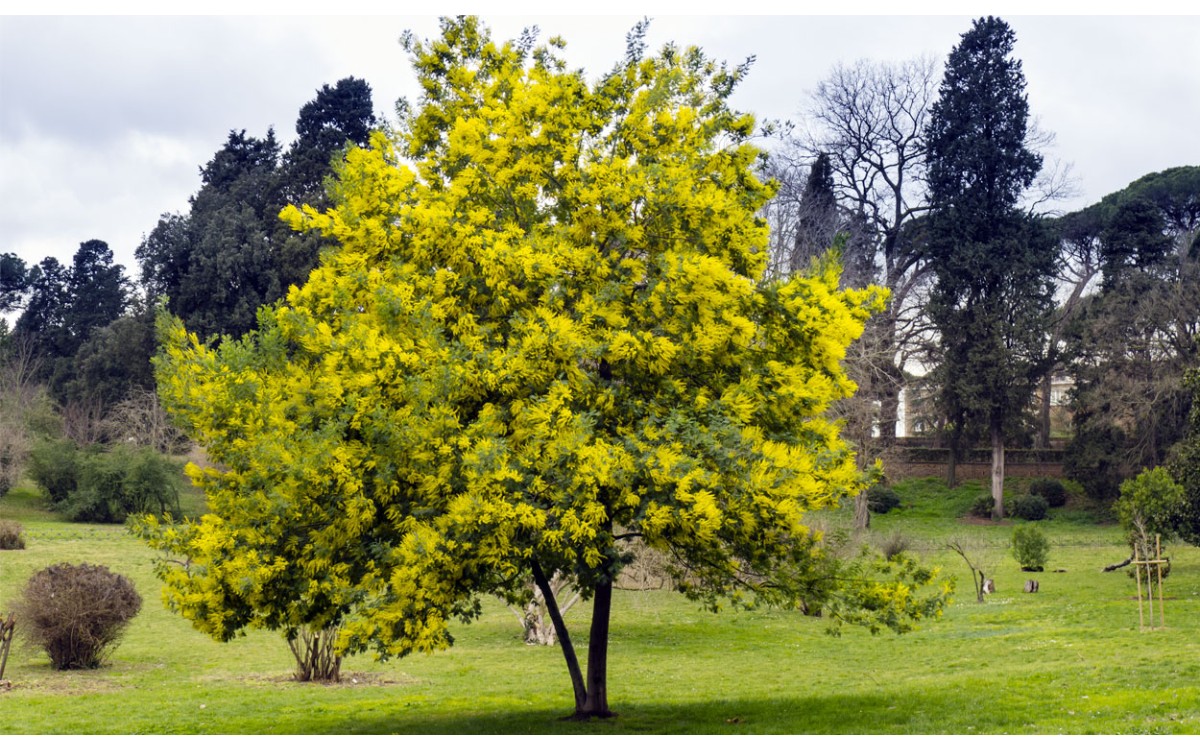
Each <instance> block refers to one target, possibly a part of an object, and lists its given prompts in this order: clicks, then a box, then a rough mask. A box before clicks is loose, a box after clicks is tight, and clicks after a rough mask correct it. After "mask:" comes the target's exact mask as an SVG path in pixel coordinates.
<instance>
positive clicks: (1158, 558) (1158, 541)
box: [1146, 534, 1167, 628]
mask: <svg viewBox="0 0 1200 750" xmlns="http://www.w3.org/2000/svg"><path fill="white" fill-rule="evenodd" d="M1154 557H1155V562H1157V563H1158V564H1157V565H1155V566H1154V569H1155V570H1157V571H1158V626H1159V627H1160V628H1165V627H1166V626H1167V605H1166V604H1164V603H1163V590H1162V566H1163V562H1162V536H1161V535H1160V534H1155V535H1154ZM1146 572H1147V573H1149V572H1150V571H1146ZM1150 609H1151V610H1153V609H1154V602H1153V600H1152V601H1151V602H1150Z"/></svg>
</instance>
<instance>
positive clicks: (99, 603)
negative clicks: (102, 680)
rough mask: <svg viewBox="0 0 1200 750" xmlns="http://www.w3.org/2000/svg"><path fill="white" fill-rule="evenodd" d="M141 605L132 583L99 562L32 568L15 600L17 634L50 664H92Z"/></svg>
mask: <svg viewBox="0 0 1200 750" xmlns="http://www.w3.org/2000/svg"><path fill="white" fill-rule="evenodd" d="M141 608H142V597H141V596H140V595H139V594H138V592H137V589H135V588H134V586H133V582H132V581H130V580H129V579H128V578H126V577H125V576H122V575H119V574H117V573H113V572H112V571H111V570H109V569H108V568H106V567H104V566H103V565H88V564H86V563H85V564H82V565H70V564H68V563H59V564H57V565H51V566H50V567H49V568H45V569H43V570H40V571H38V572H37V573H34V574H33V576H32V577H31V578H30V579H29V583H27V584H26V585H25V591H24V594H23V595H22V597H21V600H20V601H19V602H18V603H17V607H16V610H17V611H16V618H17V620H18V621H19V622H20V623H21V627H22V637H23V638H24V639H25V641H26V642H28V643H29V644H30V645H32V646H35V647H37V648H41V649H44V650H45V651H46V653H47V655H49V657H50V663H51V664H52V665H53V666H54V668H55V669H95V668H96V667H99V666H101V665H102V664H103V662H104V659H105V658H106V657H107V656H108V654H110V653H111V652H112V650H113V649H114V648H116V646H117V644H118V643H119V642H120V639H121V636H122V635H123V634H124V632H125V626H126V625H128V624H129V621H130V620H132V619H133V617H134V616H135V615H137V613H138V612H139V611H140V610H141Z"/></svg>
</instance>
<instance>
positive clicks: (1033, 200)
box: [765, 18, 1200, 526]
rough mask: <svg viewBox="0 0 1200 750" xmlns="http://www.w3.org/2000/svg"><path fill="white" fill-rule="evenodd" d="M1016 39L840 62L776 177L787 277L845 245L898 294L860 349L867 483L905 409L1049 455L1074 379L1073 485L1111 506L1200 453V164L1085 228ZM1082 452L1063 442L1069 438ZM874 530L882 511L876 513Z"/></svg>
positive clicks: (860, 439)
mask: <svg viewBox="0 0 1200 750" xmlns="http://www.w3.org/2000/svg"><path fill="white" fill-rule="evenodd" d="M1015 41H1016V40H1015V36H1014V35H1013V34H1012V31H1011V29H1009V28H1008V26H1007V24H1005V23H1004V22H1003V21H1001V20H999V19H994V18H986V19H980V20H979V21H977V22H976V23H975V24H974V25H973V27H972V29H971V30H970V31H968V32H967V33H966V34H964V35H963V38H962V41H961V43H960V44H959V45H958V46H957V47H956V48H955V49H954V51H953V52H952V53H951V55H950V57H949V59H948V61H947V64H946V67H945V71H944V72H943V73H939V71H938V66H937V64H936V63H935V62H934V61H932V60H929V59H916V60H910V61H905V62H901V63H879V62H874V61H869V60H861V61H858V62H855V63H853V64H851V65H844V64H839V65H837V66H835V67H834V68H833V70H832V71H831V72H830V74H829V76H828V77H827V78H826V79H825V80H824V81H823V82H822V83H821V84H820V85H819V86H818V87H817V89H816V91H815V95H814V96H813V98H812V100H811V101H810V102H809V104H808V106H807V109H806V110H805V116H804V119H803V120H802V122H801V125H800V126H799V127H797V128H795V129H794V130H793V131H792V133H791V136H790V137H789V138H788V139H787V142H786V144H785V146H784V147H783V148H781V149H779V150H777V151H775V152H774V153H773V154H772V155H771V159H770V161H769V163H768V165H767V167H766V169H765V171H766V174H767V175H768V176H770V177H773V178H775V179H776V180H777V181H779V183H780V190H779V192H778V194H777V196H776V198H775V199H774V201H773V203H772V204H771V205H770V206H768V208H767V209H766V211H765V215H766V217H767V218H768V220H769V221H770V223H771V225H772V234H771V242H772V246H771V254H772V264H773V269H774V270H775V272H776V273H780V274H789V273H794V272H797V271H802V270H803V269H804V268H805V267H806V266H807V265H808V264H810V263H811V262H812V259H813V257H814V256H815V255H819V254H820V253H821V252H823V251H824V249H825V248H828V247H830V246H831V245H834V244H835V239H834V238H835V237H839V236H840V238H841V239H840V240H839V241H838V242H837V243H836V244H838V247H839V248H840V251H841V253H842V256H843V260H844V262H845V263H846V267H847V274H846V276H845V277H844V283H846V284H848V285H862V284H864V283H876V284H880V285H883V286H886V287H888V288H889V289H890V290H891V298H890V299H889V302H888V309H887V310H886V311H885V312H884V313H883V314H881V315H877V316H875V317H874V318H872V320H871V322H870V324H869V327H868V331H867V334H866V335H864V336H863V337H862V339H860V340H859V341H858V342H856V343H855V344H854V349H853V350H852V352H851V358H850V362H849V364H848V367H849V368H850V369H851V370H852V371H853V372H854V374H855V380H856V381H857V382H858V383H859V391H858V393H857V394H856V395H855V397H854V398H852V399H850V400H849V401H847V402H844V403H843V404H841V405H840V407H839V408H840V409H841V412H842V416H843V417H844V418H845V420H846V430H847V434H848V436H850V437H851V439H853V440H855V442H856V443H857V446H858V449H859V455H860V463H861V464H862V465H863V467H864V468H866V467H867V466H869V464H870V463H872V462H873V461H874V459H875V458H877V457H884V458H886V457H887V456H888V453H889V448H890V446H891V444H892V443H893V439H894V436H895V434H896V426H897V422H898V419H899V404H900V394H901V392H902V391H905V390H906V397H907V405H906V406H907V409H909V410H910V412H911V411H917V412H920V413H921V414H922V415H923V417H924V418H925V420H926V422H925V427H926V430H927V433H932V434H933V435H934V436H935V437H936V438H937V439H938V440H939V441H940V442H941V443H942V444H943V445H945V446H946V447H949V448H950V449H951V450H950V455H951V461H950V464H949V466H948V467H947V468H948V474H949V476H948V478H949V480H950V482H951V483H953V482H954V480H955V459H956V458H957V457H958V456H961V455H962V452H963V451H964V450H965V449H966V448H967V447H969V446H973V445H976V444H978V443H979V442H981V441H984V440H985V439H986V441H987V442H988V443H990V444H991V446H992V447H993V466H994V480H995V482H994V486H993V494H994V497H995V500H996V501H997V507H996V509H995V511H996V512H997V513H1002V512H1003V508H1002V506H1001V505H1000V501H1001V499H1002V498H1001V496H1000V490H999V489H998V488H999V487H1000V486H1002V485H1001V484H1000V483H1001V482H1002V477H1003V448H1004V446H1006V445H1008V446H1029V445H1037V446H1039V447H1046V446H1047V445H1049V441H1050V438H1051V414H1050V402H1051V382H1052V380H1053V379H1054V378H1056V377H1064V378H1069V379H1070V380H1071V381H1072V382H1073V384H1074V385H1073V390H1072V391H1071V394H1070V404H1071V409H1072V412H1073V425H1072V433H1073V437H1072V439H1071V441H1070V442H1069V444H1068V453H1067V461H1066V469H1067V472H1068V476H1070V477H1071V478H1074V479H1077V480H1078V481H1080V482H1081V483H1082V484H1083V485H1084V487H1085V489H1086V490H1087V491H1088V493H1089V495H1090V496H1091V497H1093V498H1094V499H1095V500H1097V501H1101V502H1103V503H1105V504H1107V503H1110V502H1111V501H1113V500H1115V499H1116V497H1117V494H1118V489H1119V486H1120V484H1121V482H1122V481H1123V480H1124V479H1128V478H1129V477H1131V476H1133V475H1134V474H1136V473H1137V472H1138V471H1140V470H1141V469H1142V468H1144V467H1149V466H1156V465H1159V464H1160V463H1163V462H1164V461H1166V460H1168V458H1170V456H1171V455H1172V450H1177V449H1176V448H1175V446H1177V445H1178V444H1179V441H1180V440H1181V439H1183V438H1184V435H1185V428H1186V421H1187V416H1188V413H1189V409H1190V408H1191V404H1192V400H1193V397H1192V395H1191V393H1190V392H1189V391H1188V389H1187V388H1185V386H1184V375H1185V373H1186V372H1188V371H1189V369H1192V368H1195V367H1196V366H1197V364H1198V363H1200V361H1198V357H1197V339H1196V336H1197V333H1200V275H1198V274H1200V272H1198V270H1197V269H1198V263H1200V240H1198V239H1197V235H1198V228H1200V221H1198V217H1200V167H1196V166H1187V167H1176V168H1173V169H1169V170H1166V171H1163V172H1158V173H1153V174H1149V175H1146V176H1145V177H1142V178H1140V179H1138V180H1136V181H1135V182H1133V183H1132V184H1131V185H1129V186H1128V187H1127V188H1125V189H1123V190H1121V191H1118V192H1117V193H1114V194H1112V195H1109V196H1106V197H1104V198H1103V199H1102V200H1100V201H1099V202H1097V203H1096V204H1094V205H1091V206H1088V207H1086V208H1084V209H1081V210H1078V211H1074V212H1072V213H1069V214H1066V215H1057V214H1055V213H1053V212H1052V211H1051V210H1050V209H1051V207H1052V205H1053V203H1054V202H1055V200H1056V199H1058V198H1062V197H1066V196H1068V195H1070V192H1071V189H1072V183H1071V180H1070V175H1069V169H1064V168H1062V166H1061V165H1060V164H1058V163H1055V162H1047V161H1046V156H1045V153H1044V152H1045V151H1046V149H1047V147H1048V146H1049V145H1050V144H1051V143H1052V141H1053V136H1052V134H1048V133H1045V132H1042V131H1040V130H1039V129H1038V128H1037V126H1036V123H1035V122H1033V121H1031V120H1030V119H1029V115H1028V109H1029V106H1028V103H1027V101H1026V98H1025V95H1024V85H1025V84H1024V77H1023V75H1022V73H1021V66H1020V61H1019V60H1018V59H1017V58H1016V57H1015V56H1014V55H1013V50H1014V44H1015ZM1059 437H1062V435H1059ZM857 511H858V512H857V517H858V523H859V525H860V526H865V525H866V524H867V522H868V514H867V509H866V501H865V496H863V497H860V498H859V501H858V504H857Z"/></svg>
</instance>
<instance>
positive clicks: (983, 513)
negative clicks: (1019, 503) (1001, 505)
mask: <svg viewBox="0 0 1200 750" xmlns="http://www.w3.org/2000/svg"><path fill="white" fill-rule="evenodd" d="M995 507H996V501H995V500H993V499H992V496H991V495H980V496H979V497H977V498H975V502H973V503H971V515H973V516H975V517H976V518H991V517H992V509H993V508H995Z"/></svg>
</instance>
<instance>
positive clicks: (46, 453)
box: [27, 440, 83, 506]
mask: <svg viewBox="0 0 1200 750" xmlns="http://www.w3.org/2000/svg"><path fill="white" fill-rule="evenodd" d="M82 463H83V456H82V455H81V454H80V450H79V448H78V447H76V445H75V443H73V442H71V441H70V440H41V441H39V442H37V443H36V444H34V446H33V448H32V449H31V450H30V452H29V466H28V469H27V470H28V473H29V478H30V479H32V480H33V482H34V484H36V485H37V486H38V487H40V488H41V490H42V493H43V494H44V495H45V497H46V500H48V501H49V502H50V504H51V505H52V506H60V505H62V504H63V503H65V502H66V501H67V498H68V497H70V495H71V493H73V492H75V490H76V488H77V487H78V486H79V475H80V471H81V469H82Z"/></svg>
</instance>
